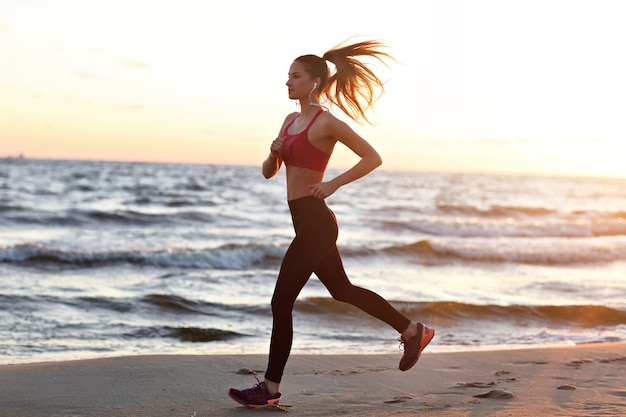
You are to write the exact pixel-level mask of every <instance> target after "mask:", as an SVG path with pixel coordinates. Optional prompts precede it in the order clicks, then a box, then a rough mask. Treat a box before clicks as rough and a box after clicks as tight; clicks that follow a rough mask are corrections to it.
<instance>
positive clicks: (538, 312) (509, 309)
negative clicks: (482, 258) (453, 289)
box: [295, 297, 626, 328]
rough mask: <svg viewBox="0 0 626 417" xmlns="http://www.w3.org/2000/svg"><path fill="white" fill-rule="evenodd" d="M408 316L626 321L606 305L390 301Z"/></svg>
mask: <svg viewBox="0 0 626 417" xmlns="http://www.w3.org/2000/svg"><path fill="white" fill-rule="evenodd" d="M390 303H391V304H393V305H394V306H395V307H396V308H397V309H398V310H399V311H400V312H401V313H403V314H404V315H405V316H407V317H420V319H421V320H424V321H426V322H430V323H440V324H442V325H446V326H451V325H455V324H459V323H461V322H463V321H466V320H471V321H485V322H513V323H517V324H518V325H523V324H528V323H540V324H542V325H544V326H551V325H555V326H571V327H580V328H593V327H603V326H619V325H625V324H626V311H623V310H619V309H615V308H612V307H608V306H602V305H508V306H507V305H495V304H489V305H477V304H468V303H461V302H454V301H433V302H412V301H390ZM295 310H296V311H298V312H300V313H306V314H320V315H335V314H338V313H343V314H345V313H348V312H350V311H354V310H356V308H355V307H352V306H351V305H349V304H346V303H340V302H338V301H335V300H333V299H332V298H327V297H309V298H306V299H304V300H300V301H298V302H297V303H296V306H295Z"/></svg>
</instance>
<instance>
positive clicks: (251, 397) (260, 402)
mask: <svg viewBox="0 0 626 417" xmlns="http://www.w3.org/2000/svg"><path fill="white" fill-rule="evenodd" d="M255 378H256V377H255ZM257 381H258V378H257ZM280 395H281V394H280V392H277V393H276V394H270V393H269V392H268V391H267V387H266V386H265V382H259V383H258V384H256V385H255V386H254V387H252V388H248V389H244V390H241V391H240V390H238V389H235V388H231V389H229V390H228V396H229V397H230V398H232V399H233V400H235V401H237V402H238V403H239V404H243V405H245V406H246V407H250V408H263V407H267V406H268V405H274V406H279V405H280Z"/></svg>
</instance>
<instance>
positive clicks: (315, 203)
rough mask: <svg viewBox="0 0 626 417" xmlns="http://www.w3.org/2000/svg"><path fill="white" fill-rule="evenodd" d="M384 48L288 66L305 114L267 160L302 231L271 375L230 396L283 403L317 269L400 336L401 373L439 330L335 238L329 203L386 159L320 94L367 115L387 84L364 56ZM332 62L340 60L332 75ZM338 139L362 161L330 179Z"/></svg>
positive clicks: (285, 271) (358, 48) (285, 280)
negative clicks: (351, 267) (357, 280)
mask: <svg viewBox="0 0 626 417" xmlns="http://www.w3.org/2000/svg"><path fill="white" fill-rule="evenodd" d="M381 47H383V45H382V43H380V42H378V41H365V42H358V43H355V44H351V45H346V46H341V45H339V46H336V47H335V48H333V49H331V50H329V51H327V52H326V53H325V54H324V55H323V57H321V58H320V57H318V56H315V55H303V56H301V57H298V58H296V60H295V61H294V62H293V63H292V64H291V67H290V69H289V78H288V79H287V88H288V91H289V98H290V99H293V100H298V101H299V102H300V113H292V114H290V115H288V116H287V117H286V118H285V121H284V122H283V125H282V126H281V128H280V133H279V135H278V138H277V139H275V140H274V141H273V142H272V144H271V146H270V154H269V156H268V157H267V158H266V159H265V161H264V162H263V176H264V177H265V178H271V177H273V176H274V175H276V173H277V172H278V170H279V169H280V168H281V166H282V164H283V163H284V164H285V166H286V171H287V172H286V179H287V200H288V205H289V209H290V211H291V217H292V221H293V225H294V229H295V232H296V236H295V238H294V239H293V241H292V243H291V245H290V246H289V248H288V250H287V252H286V254H285V257H284V258H283V261H282V264H281V267H280V272H279V274H278V279H277V282H276V287H275V289H274V295H273V297H272V315H273V327H272V337H271V342H270V352H269V362H268V366H267V370H266V372H265V380H264V381H263V382H260V383H259V384H257V385H256V386H255V387H253V388H250V389H246V390H237V389H234V388H231V389H230V390H229V391H228V395H229V396H230V397H231V398H232V399H234V400H235V401H237V402H239V403H241V404H243V405H246V406H248V407H253V408H257V407H265V406H267V405H278V404H279V403H280V396H281V394H280V391H279V384H280V382H281V378H282V375H283V371H284V368H285V365H286V363H287V359H288V357H289V353H290V350H291V343H292V337H293V325H292V310H293V305H294V303H295V301H296V298H297V297H298V294H299V293H300V290H301V289H302V288H303V287H304V285H305V284H306V282H307V280H308V279H309V277H310V276H311V274H312V273H315V275H317V277H318V278H319V279H320V281H321V282H322V283H323V284H324V285H325V286H326V288H328V290H329V291H330V293H331V295H332V297H333V298H334V299H336V300H339V301H344V302H347V303H350V304H352V305H354V306H356V307H358V308H360V309H361V310H363V311H365V312H366V313H369V314H371V315H372V316H374V317H376V318H378V319H380V320H382V321H384V322H385V323H387V324H389V325H390V326H392V327H393V328H394V329H396V330H397V331H398V332H399V333H400V334H401V336H400V340H401V342H402V343H403V344H404V355H403V357H402V359H401V360H400V365H399V368H400V369H401V370H403V371H406V370H408V369H410V368H411V367H412V366H413V365H414V364H415V363H416V362H417V360H418V358H419V356H420V354H421V352H422V350H423V349H424V348H425V347H426V345H428V343H429V342H430V341H431V340H432V338H433V336H434V334H435V331H434V329H431V328H428V327H426V326H425V325H423V324H422V323H414V322H412V321H411V320H409V319H408V318H406V317H405V316H403V315H402V314H400V313H399V312H398V311H397V310H396V309H395V308H394V307H392V306H391V304H389V303H388V302H387V301H386V300H385V299H383V298H382V297H380V296H379V295H378V294H376V293H374V292H372V291H369V290H366V289H364V288H360V287H357V286H354V285H352V284H351V283H350V281H349V280H348V277H347V276H346V273H345V271H344V268H343V264H342V261H341V256H340V255H339V252H338V250H337V246H336V244H335V243H336V240H337V232H338V229H337V222H336V220H335V216H334V214H333V212H332V211H331V210H330V209H329V208H328V207H327V206H326V203H325V201H324V199H325V198H327V197H329V196H331V195H332V194H333V193H335V192H336V191H337V190H338V189H339V188H340V187H342V186H344V185H346V184H349V183H351V182H353V181H355V180H357V179H359V178H361V177H363V176H364V175H367V174H368V173H370V172H371V171H372V170H374V169H375V168H376V167H378V166H379V165H380V164H381V163H382V161H381V158H380V156H379V155H378V153H377V152H376V150H374V148H373V147H372V146H371V145H370V144H369V143H368V142H367V141H365V140H364V139H363V138H362V137H360V136H359V135H358V134H357V133H355V132H354V131H353V130H352V129H351V128H350V127H349V126H348V125H347V124H345V123H344V122H341V121H340V120H338V119H337V118H336V117H334V116H333V115H332V114H331V113H329V112H327V111H324V109H323V108H322V106H321V105H320V104H319V99H320V98H324V99H325V100H327V101H328V102H330V103H331V104H334V105H336V106H337V107H339V108H340V109H341V110H342V111H343V112H344V113H345V114H347V115H348V116H349V117H350V118H351V119H353V120H355V121H358V120H361V119H363V120H366V121H367V117H366V115H365V112H366V110H368V109H369V108H370V107H372V105H373V103H374V101H375V97H374V94H375V92H376V91H381V92H382V91H383V84H382V82H381V81H380V80H379V79H378V77H377V76H376V75H375V74H374V73H373V72H372V71H371V70H370V69H369V68H368V67H367V66H366V65H364V63H363V62H362V61H360V60H359V58H360V57H365V58H367V57H369V58H375V59H377V60H379V61H381V62H384V59H385V58H391V57H390V56H389V55H388V54H387V53H385V52H383V51H381ZM327 61H329V62H331V63H332V64H334V66H335V73H334V74H332V75H331V73H330V71H329V68H328V65H327ZM337 142H341V143H342V144H344V145H345V146H347V147H348V148H350V149H351V150H352V151H353V152H354V153H355V154H357V155H358V156H359V157H360V158H361V159H360V161H359V162H358V163H357V164H355V165H354V166H353V167H352V168H350V169H348V170H347V171H345V172H343V173H342V174H341V175H338V176H337V177H335V178H333V179H332V180H330V181H324V172H325V170H326V165H327V163H328V160H329V158H330V155H331V154H332V152H333V148H334V147H335V144H336V143H337Z"/></svg>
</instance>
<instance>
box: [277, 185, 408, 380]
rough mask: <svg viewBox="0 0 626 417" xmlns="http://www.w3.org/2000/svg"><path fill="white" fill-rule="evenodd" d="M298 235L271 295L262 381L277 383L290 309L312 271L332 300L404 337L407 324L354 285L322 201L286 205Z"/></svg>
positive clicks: (284, 357) (287, 341)
mask: <svg viewBox="0 0 626 417" xmlns="http://www.w3.org/2000/svg"><path fill="white" fill-rule="evenodd" d="M289 209H290V210H291V218H292V221H293V226H294V229H295V231H296V237H295V238H294V239H293V241H292V242H291V245H289V249H287V253H286V254H285V257H284V258H283V262H282V265H281V266H280V273H279V274H278V280H277V281H276V288H275V289H274V295H273V297H272V315H273V327H272V339H271V342H270V354H269V363H268V365H267V371H266V373H265V378H267V379H268V380H270V381H273V382H280V380H281V378H282V376H283V371H284V369H285V365H286V364H287V359H288V357H289V353H290V351H291V343H292V339H293V322H292V310H293V305H294V303H295V301H296V298H297V297H298V294H300V291H301V290H302V288H303V287H304V285H305V284H306V282H307V281H308V279H309V277H310V276H311V273H315V275H317V277H318V278H319V279H320V281H321V282H322V283H323V284H324V285H325V286H326V288H328V290H329V291H330V294H331V295H332V296H333V298H334V299H335V300H338V301H344V302H346V303H350V304H352V305H354V306H356V307H358V308H360V309H361V310H363V311H365V312H366V313H368V314H370V315H372V316H374V317H376V318H378V319H380V320H382V321H384V322H385V323H387V324H389V325H390V326H391V327H393V328H394V329H396V330H397V331H398V332H399V333H402V332H403V331H404V330H406V328H407V327H408V326H409V324H410V323H411V321H410V320H409V319H408V318H406V317H405V316H403V315H402V314H400V313H399V312H398V311H397V310H396V309H395V308H393V307H392V306H391V304H389V303H388V302H387V301H386V300H385V299H384V298H382V297H381V296H379V295H378V294H376V293H374V292H372V291H370V290H367V289H364V288H360V287H357V286H354V285H352V283H351V282H350V280H349V279H348V277H347V275H346V272H345V270H344V268H343V263H342V261H341V256H340V255H339V251H338V250H337V245H336V241H337V233H338V228H337V221H336V219H335V215H334V214H333V212H332V211H331V210H330V209H329V208H328V206H326V203H325V202H324V200H320V199H317V198H315V197H303V198H299V199H296V200H291V201H289Z"/></svg>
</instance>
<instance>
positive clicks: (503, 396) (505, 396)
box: [474, 389, 513, 400]
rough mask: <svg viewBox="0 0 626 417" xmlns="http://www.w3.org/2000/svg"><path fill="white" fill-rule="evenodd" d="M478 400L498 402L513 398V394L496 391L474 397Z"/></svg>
mask: <svg viewBox="0 0 626 417" xmlns="http://www.w3.org/2000/svg"><path fill="white" fill-rule="evenodd" d="M474 397H476V398H494V399H498V400H505V399H508V398H513V393H511V392H509V391H505V390H501V389H494V390H491V391H489V392H486V393H484V394H478V395H474Z"/></svg>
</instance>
